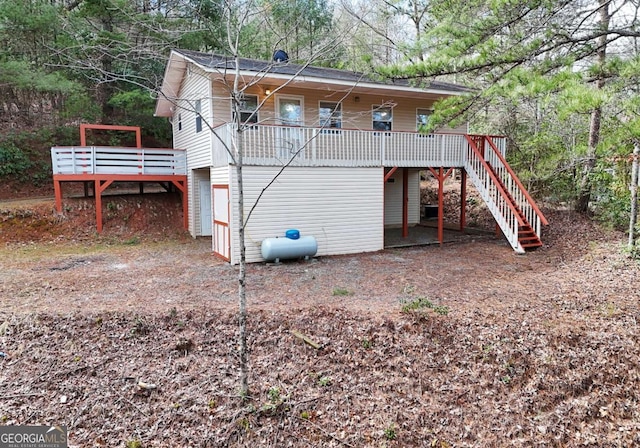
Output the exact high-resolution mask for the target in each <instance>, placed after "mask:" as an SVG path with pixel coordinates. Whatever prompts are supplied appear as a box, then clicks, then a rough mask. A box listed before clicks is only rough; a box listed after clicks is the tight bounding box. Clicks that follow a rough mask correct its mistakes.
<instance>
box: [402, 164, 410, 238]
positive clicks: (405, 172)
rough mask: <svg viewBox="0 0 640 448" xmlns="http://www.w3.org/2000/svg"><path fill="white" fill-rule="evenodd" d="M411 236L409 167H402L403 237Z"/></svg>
mask: <svg viewBox="0 0 640 448" xmlns="http://www.w3.org/2000/svg"><path fill="white" fill-rule="evenodd" d="M408 237H409V168H403V169H402V238H408Z"/></svg>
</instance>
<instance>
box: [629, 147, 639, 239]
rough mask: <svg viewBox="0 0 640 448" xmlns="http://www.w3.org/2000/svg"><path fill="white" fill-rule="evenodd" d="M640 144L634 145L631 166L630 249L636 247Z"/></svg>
mask: <svg viewBox="0 0 640 448" xmlns="http://www.w3.org/2000/svg"><path fill="white" fill-rule="evenodd" d="M639 157H640V143H638V142H636V143H634V145H633V164H632V165H631V216H630V218H629V246H628V247H629V249H633V248H634V247H635V245H636V222H637V219H638V171H639V170H640V162H639V161H638V158H639Z"/></svg>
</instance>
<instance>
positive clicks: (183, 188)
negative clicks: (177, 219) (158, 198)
mask: <svg viewBox="0 0 640 448" xmlns="http://www.w3.org/2000/svg"><path fill="white" fill-rule="evenodd" d="M169 185H174V186H175V187H176V188H177V189H178V190H180V192H181V193H182V224H183V225H184V229H185V230H189V201H188V199H189V198H188V192H187V180H186V178H185V180H172V181H171V182H169Z"/></svg>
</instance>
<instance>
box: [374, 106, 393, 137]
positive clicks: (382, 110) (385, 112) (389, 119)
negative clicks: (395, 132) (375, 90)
mask: <svg viewBox="0 0 640 448" xmlns="http://www.w3.org/2000/svg"><path fill="white" fill-rule="evenodd" d="M371 120H372V127H373V130H374V131H390V130H391V129H392V128H393V109H391V107H388V106H373V109H372V111H371Z"/></svg>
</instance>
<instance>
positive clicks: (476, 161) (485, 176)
mask: <svg viewBox="0 0 640 448" xmlns="http://www.w3.org/2000/svg"><path fill="white" fill-rule="evenodd" d="M467 141H468V143H469V144H468V147H467V158H466V161H465V170H466V171H467V174H468V176H469V178H470V179H471V182H472V183H473V185H474V186H475V187H476V189H477V190H478V193H480V196H481V197H482V199H483V200H484V202H485V203H486V204H487V207H488V208H489V211H490V212H491V214H492V215H493V217H494V218H495V220H496V222H497V223H498V226H499V227H500V229H501V230H502V232H503V233H504V235H505V237H506V238H507V241H508V242H509V244H510V245H511V247H513V250H515V251H516V252H518V253H524V249H523V247H522V245H521V244H520V242H519V241H518V226H519V225H520V224H521V222H520V217H519V216H518V214H517V212H516V210H515V208H514V207H513V204H511V203H510V202H509V201H508V199H507V198H506V197H505V195H504V194H503V193H502V190H501V188H500V186H499V184H498V181H497V178H496V177H495V174H494V173H493V172H492V171H491V167H490V166H489V164H488V163H487V161H486V160H485V156H484V152H485V151H483V149H484V144H483V142H484V139H483V138H482V137H480V138H477V137H472V136H467Z"/></svg>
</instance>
